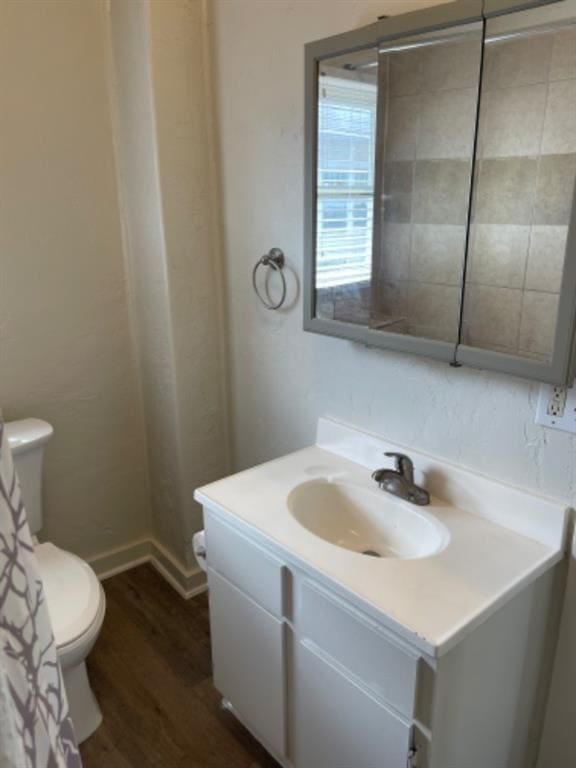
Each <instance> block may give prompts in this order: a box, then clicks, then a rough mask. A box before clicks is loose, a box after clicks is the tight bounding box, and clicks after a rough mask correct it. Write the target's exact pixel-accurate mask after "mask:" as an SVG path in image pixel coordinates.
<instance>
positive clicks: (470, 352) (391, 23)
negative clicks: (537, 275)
mask: <svg viewBox="0 0 576 768" xmlns="http://www.w3.org/2000/svg"><path fill="white" fill-rule="evenodd" d="M558 2H562V0H454V2H451V3H446V4H443V5H436V6H432V7H430V8H424V9H422V10H418V11H413V12H411V13H405V14H402V15H399V16H392V17H390V18H387V19H382V20H380V21H377V22H375V23H374V24H370V25H368V26H366V27H361V28H359V29H355V30H352V31H350V32H345V33H344V34H341V35H335V36H332V37H328V38H325V39H323V40H317V41H314V42H311V43H308V44H307V45H306V46H305V89H304V94H305V123H304V136H305V141H304V147H305V155H304V273H303V298H304V300H303V305H304V330H305V331H309V332H311V333H317V334H321V335H324V336H333V337H337V338H341V339H347V340H349V341H353V342H357V343H360V344H364V345H365V346H369V347H379V348H382V349H389V350H392V351H397V352H407V353H412V354H416V355H421V356H424V357H429V358H432V359H436V360H441V361H444V362H447V363H450V364H451V365H454V366H460V365H463V364H464V365H468V366H472V367H475V368H483V369H488V370H494V371H501V372H504V373H511V374H513V375H517V376H521V377H524V378H529V379H535V380H537V381H546V382H550V383H553V384H564V383H567V382H568V381H569V380H571V379H573V378H574V370H575V367H576V343H575V339H574V328H575V326H576V205H574V207H573V210H572V219H571V224H570V230H569V239H568V246H567V253H570V254H574V257H573V258H567V259H566V263H565V268H564V277H563V282H562V291H561V295H560V305H559V310H558V325H557V331H556V337H555V345H554V352H553V355H552V361H551V363H542V362H538V361H533V360H529V359H524V358H520V357H516V356H513V355H505V354H502V353H499V352H493V351H491V350H486V349H479V348H475V347H469V346H464V345H460V344H458V343H457V342H443V341H434V340H432V339H425V338H419V337H415V336H408V335H404V334H398V333H393V332H390V331H382V330H375V329H372V328H369V327H367V326H360V325H354V324H352V323H346V322H343V321H339V320H327V319H323V318H319V317H316V297H315V293H316V291H315V282H316V281H315V273H316V263H315V261H316V214H317V196H316V182H317V142H318V130H317V128H318V124H317V115H318V108H317V102H318V68H319V64H320V62H322V61H323V60H325V59H328V58H332V57H335V56H339V55H343V54H346V53H351V52H354V51H358V50H361V49H363V48H370V47H374V48H375V47H378V46H379V45H380V44H381V43H383V42H385V41H390V40H394V39H397V38H401V37H405V36H406V35H418V34H423V33H426V32H434V31H436V30H440V29H443V28H447V27H454V26H460V25H464V24H471V23H474V22H479V21H480V22H482V21H483V20H485V19H490V18H492V17H494V16H500V15H503V14H508V13H514V12H518V11H523V10H529V9H531V8H537V7H539V6H544V5H551V4H555V3H558Z"/></svg>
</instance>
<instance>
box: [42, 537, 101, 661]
mask: <svg viewBox="0 0 576 768" xmlns="http://www.w3.org/2000/svg"><path fill="white" fill-rule="evenodd" d="M35 554H36V559H37V562H38V568H39V571H40V576H41V578H42V582H43V584H44V593H45V595H46V603H47V606H48V612H49V614H50V619H51V622H52V629H53V632H54V639H55V641H56V646H57V648H58V652H59V654H60V653H61V652H62V651H66V650H68V649H69V650H73V649H74V647H75V646H78V645H82V646H84V645H86V644H87V643H89V641H90V640H91V639H92V636H93V638H94V639H95V638H96V636H97V634H98V631H99V630H100V627H101V625H102V620H103V618H104V592H103V590H102V587H101V586H100V582H99V581H98V578H97V577H96V574H95V573H94V571H93V570H92V568H91V567H90V566H89V565H88V563H86V562H84V561H83V560H81V559H80V558H79V557H77V556H76V555H73V554H72V553H71V552H66V551H65V550H63V549H60V548H59V547H56V546H55V545H54V544H51V543H49V542H47V543H45V544H38V545H36V547H35ZM88 635H89V636H90V637H88Z"/></svg>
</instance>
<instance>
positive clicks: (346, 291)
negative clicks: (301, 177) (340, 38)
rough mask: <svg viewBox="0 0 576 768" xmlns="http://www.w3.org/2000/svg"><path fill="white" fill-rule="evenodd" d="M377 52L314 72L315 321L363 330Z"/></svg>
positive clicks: (368, 272) (369, 267)
mask: <svg viewBox="0 0 576 768" xmlns="http://www.w3.org/2000/svg"><path fill="white" fill-rule="evenodd" d="M377 107H378V52H377V50H376V49H375V48H373V49H369V50H366V51H360V52H357V53H352V54H350V55H348V56H342V57H337V58H334V59H327V60H326V61H324V62H322V64H321V66H320V67H319V69H318V112H317V126H318V129H317V130H318V134H317V170H316V243H315V246H316V258H315V267H316V269H315V289H316V312H317V316H318V317H321V318H324V319H328V320H340V321H342V322H347V323H355V324H360V325H368V322H369V319H370V276H371V273H372V247H373V215H374V169H375V161H376V111H377Z"/></svg>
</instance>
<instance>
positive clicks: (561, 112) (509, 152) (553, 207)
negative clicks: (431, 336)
mask: <svg viewBox="0 0 576 768" xmlns="http://www.w3.org/2000/svg"><path fill="white" fill-rule="evenodd" d="M575 180H576V27H566V28H563V29H559V30H556V31H552V32H547V33H541V34H538V35H530V36H527V37H523V38H519V39H516V40H503V41H501V42H493V43H489V44H488V45H487V48H486V66H485V77H484V92H483V94H482V102H481V124H480V132H479V154H478V175H477V186H476V190H475V205H474V211H473V229H472V241H471V252H470V260H471V261H470V269H469V271H468V277H467V280H468V284H467V290H466V298H465V303H464V335H463V342H464V343H466V344H470V345H473V346H478V347H484V348H490V349H495V350H497V351H501V352H506V353H511V354H516V355H520V356H523V357H528V358H533V359H541V360H547V359H549V357H550V354H551V352H552V345H553V340H554V331H555V327H556V315H557V308H558V296H559V290H560V283H561V279H562V270H563V266H564V257H565V249H566V239H567V234H568V224H569V217H570V212H571V208H572V201H573V196H574V185H575Z"/></svg>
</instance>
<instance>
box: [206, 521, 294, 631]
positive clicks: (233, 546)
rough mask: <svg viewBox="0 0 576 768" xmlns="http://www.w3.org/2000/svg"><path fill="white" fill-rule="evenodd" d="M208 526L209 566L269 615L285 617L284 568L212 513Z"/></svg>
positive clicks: (207, 522)
mask: <svg viewBox="0 0 576 768" xmlns="http://www.w3.org/2000/svg"><path fill="white" fill-rule="evenodd" d="M205 522H206V543H207V553H208V565H209V566H210V567H211V568H213V569H215V570H216V571H218V573H220V574H221V575H222V576H225V577H226V578H227V579H228V580H229V581H231V582H232V584H236V585H237V586H238V587H240V589H241V590H242V591H243V592H245V593H246V594H247V595H249V596H250V597H252V598H254V600H256V602H257V603H258V604H259V605H261V606H262V607H263V608H266V610H267V611H270V613H273V614H274V615H275V616H278V617H280V616H282V615H283V579H284V571H285V566H284V564H283V563H281V562H280V561H279V560H277V559H276V558H275V557H274V556H273V555H271V554H270V553H269V552H266V551H265V550H264V549H262V548H261V547H259V546H258V545H257V544H255V543H254V542H253V541H251V540H250V539H248V538H246V536H243V535H242V534H241V533H240V532H239V531H236V530H234V528H232V527H231V526H229V525H227V524H226V523H224V522H223V521H221V520H219V519H218V518H217V517H216V516H215V515H214V514H212V513H211V512H208V513H207V514H206V517H205Z"/></svg>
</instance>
